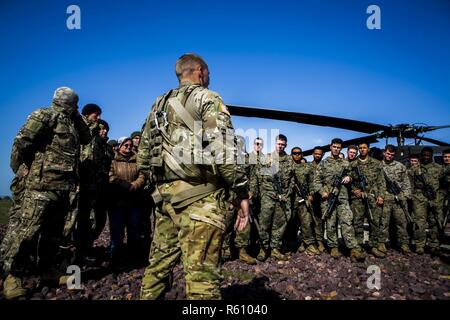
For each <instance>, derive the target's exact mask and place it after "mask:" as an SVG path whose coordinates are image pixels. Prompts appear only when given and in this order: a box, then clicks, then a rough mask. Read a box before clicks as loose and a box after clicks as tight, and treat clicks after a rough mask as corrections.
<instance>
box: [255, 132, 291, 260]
mask: <svg viewBox="0 0 450 320" xmlns="http://www.w3.org/2000/svg"><path fill="white" fill-rule="evenodd" d="M275 142H276V146H275V151H273V152H272V153H270V154H268V155H267V156H266V157H264V158H263V159H262V160H261V164H260V165H258V167H257V168H256V171H257V172H256V173H255V174H257V175H259V179H260V183H261V187H260V189H261V190H260V191H261V193H260V197H261V212H260V217H259V237H260V246H261V248H260V252H259V253H258V256H257V259H258V260H260V261H264V260H266V259H267V258H268V257H269V256H270V255H271V256H272V257H274V258H275V259H279V260H287V257H286V256H285V255H284V254H283V253H281V251H280V249H281V245H282V243H281V242H282V238H283V236H284V232H285V230H286V226H287V223H288V221H289V220H290V217H291V210H290V195H291V192H292V181H293V177H294V171H293V165H292V160H291V157H289V155H288V154H287V153H286V152H285V151H284V149H285V148H286V146H287V138H286V136H285V135H282V134H280V135H279V136H277V137H276V138H275Z"/></svg>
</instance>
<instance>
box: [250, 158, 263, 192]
mask: <svg viewBox="0 0 450 320" xmlns="http://www.w3.org/2000/svg"><path fill="white" fill-rule="evenodd" d="M263 156H264V155H263V154H262V153H259V154H256V153H255V152H251V153H250V154H249V155H248V157H247V159H248V160H247V163H246V171H247V175H248V177H249V191H250V192H251V193H252V194H253V197H255V198H258V197H260V193H261V190H260V177H259V175H258V174H257V172H256V170H257V169H256V168H257V166H258V164H260V163H261V157H263Z"/></svg>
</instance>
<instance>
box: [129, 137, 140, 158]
mask: <svg viewBox="0 0 450 320" xmlns="http://www.w3.org/2000/svg"><path fill="white" fill-rule="evenodd" d="M130 137H131V140H132V141H133V152H134V153H135V154H137V153H138V148H139V143H141V132H140V131H134V132H133V133H132V134H131V136H130Z"/></svg>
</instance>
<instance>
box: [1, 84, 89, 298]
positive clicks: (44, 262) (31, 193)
mask: <svg viewBox="0 0 450 320" xmlns="http://www.w3.org/2000/svg"><path fill="white" fill-rule="evenodd" d="M77 103H78V95H77V94H76V93H75V92H74V91H73V90H72V89H70V88H67V87H61V88H58V89H57V90H56V91H55V93H54V95H53V101H52V105H51V106H50V107H49V108H43V109H38V110H36V111H35V112H33V113H32V114H31V115H30V116H29V117H28V119H27V122H26V123H25V125H24V126H23V127H22V128H21V129H20V131H19V133H18V135H17V136H16V138H15V140H14V145H13V150H12V154H11V168H12V169H13V171H14V172H15V173H17V172H18V170H19V168H20V167H21V166H25V167H26V169H25V170H26V183H25V193H24V195H23V199H22V201H21V203H20V209H19V210H20V217H19V221H18V223H17V227H16V228H9V229H8V231H7V235H6V238H9V239H11V237H13V238H14V241H11V242H10V247H9V248H7V249H6V250H5V251H4V255H3V260H4V271H5V273H6V274H7V275H8V276H7V278H6V280H5V282H4V284H3V293H4V295H5V297H6V298H7V299H13V298H16V297H20V296H23V295H25V294H26V293H27V291H26V289H25V288H23V287H22V280H21V277H22V275H23V272H24V270H23V266H24V264H23V263H24V261H23V258H24V257H25V256H26V254H27V247H28V248H29V246H30V243H32V241H33V239H36V237H37V236H38V235H40V239H39V248H38V255H39V260H40V261H39V262H40V263H39V264H40V267H41V269H42V270H43V271H44V272H45V273H46V275H47V277H52V276H53V275H55V278H54V280H56V281H57V279H58V277H59V275H61V273H59V270H57V267H56V265H57V261H56V253H57V252H58V246H59V239H60V238H61V236H62V231H63V228H64V222H65V218H66V214H67V212H68V210H69V207H70V204H71V203H70V202H71V199H72V197H73V194H74V191H75V188H76V185H77V183H78V174H77V164H78V158H79V152H80V143H82V144H87V143H89V141H90V139H91V136H90V132H89V128H88V127H87V126H86V124H85V123H84V121H83V119H82V118H81V116H80V114H79V113H78V110H77V109H78V105H77ZM54 273H55V274H54ZM56 274H57V276H58V277H56ZM60 280H61V279H60Z"/></svg>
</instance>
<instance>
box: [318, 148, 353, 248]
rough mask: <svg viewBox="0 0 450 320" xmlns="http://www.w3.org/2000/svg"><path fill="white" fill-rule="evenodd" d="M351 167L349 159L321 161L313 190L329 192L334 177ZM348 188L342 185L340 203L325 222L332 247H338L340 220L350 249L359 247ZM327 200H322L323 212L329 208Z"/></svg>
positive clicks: (343, 235)
mask: <svg viewBox="0 0 450 320" xmlns="http://www.w3.org/2000/svg"><path fill="white" fill-rule="evenodd" d="M344 168H345V169H350V164H349V163H348V161H345V160H343V159H340V158H337V159H334V158H333V157H332V156H330V157H328V158H326V159H325V160H322V162H320V163H319V166H318V168H317V172H316V174H315V175H314V184H313V190H314V191H315V192H320V193H324V192H326V193H328V194H330V192H331V191H332V181H333V178H334V177H335V176H336V175H338V174H339V173H340V172H341V171H342V170H343V169H344ZM348 199H349V197H348V190H347V187H346V186H345V185H342V186H341V189H340V192H339V196H338V203H337V205H336V208H335V209H334V210H333V213H332V214H331V216H329V217H327V219H326V221H325V224H326V228H327V229H326V230H327V242H328V246H329V247H330V248H337V247H338V237H337V227H338V221H339V224H340V225H341V230H342V237H343V239H344V242H345V245H346V246H347V248H349V249H353V248H356V247H358V243H357V241H356V238H355V231H354V229H353V213H352V211H351V209H350V205H349V202H348ZM327 204H328V203H327V201H326V200H324V201H322V212H325V211H326V210H327Z"/></svg>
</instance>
